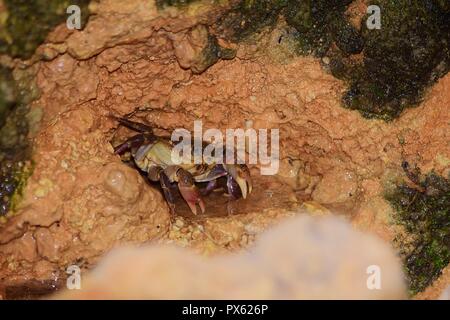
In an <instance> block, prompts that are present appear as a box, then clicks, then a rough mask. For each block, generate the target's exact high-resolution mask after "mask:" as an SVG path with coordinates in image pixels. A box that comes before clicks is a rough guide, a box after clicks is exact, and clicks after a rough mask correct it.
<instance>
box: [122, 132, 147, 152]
mask: <svg viewBox="0 0 450 320" xmlns="http://www.w3.org/2000/svg"><path fill="white" fill-rule="evenodd" d="M147 140H149V137H148V136H146V135H145V134H142V133H140V134H137V135H134V136H132V137H131V138H128V139H127V140H126V141H125V142H124V143H121V144H119V145H118V146H117V147H115V148H114V153H115V154H122V153H124V152H125V151H127V150H131V149H135V148H138V147H139V146H141V145H142V144H144V143H145V142H147Z"/></svg>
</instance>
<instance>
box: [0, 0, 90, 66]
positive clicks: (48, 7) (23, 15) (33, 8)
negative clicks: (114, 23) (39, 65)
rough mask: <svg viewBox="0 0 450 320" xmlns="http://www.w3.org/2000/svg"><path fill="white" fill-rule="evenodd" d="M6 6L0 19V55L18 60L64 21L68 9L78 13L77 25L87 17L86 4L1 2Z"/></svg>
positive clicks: (79, 0)
mask: <svg viewBox="0 0 450 320" xmlns="http://www.w3.org/2000/svg"><path fill="white" fill-rule="evenodd" d="M2 1H3V3H4V5H5V6H6V10H7V11H6V13H5V14H4V15H3V16H4V18H3V19H0V23H1V24H2V32H0V53H5V54H8V55H10V56H12V57H18V58H22V59H28V58H30V57H31V56H32V55H33V53H34V52H35V50H36V48H37V47H38V46H39V45H40V44H41V43H43V42H44V40H45V38H46V37H47V34H48V33H49V32H50V31H51V30H52V29H53V28H55V27H56V26H57V25H58V24H60V23H63V22H64V21H66V19H67V18H68V16H69V15H68V14H67V12H66V9H67V7H69V6H70V5H78V6H79V7H80V9H81V22H82V25H84V24H85V22H86V21H87V18H88V16H89V10H88V4H89V2H90V1H89V0H2Z"/></svg>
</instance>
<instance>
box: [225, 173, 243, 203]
mask: <svg viewBox="0 0 450 320" xmlns="http://www.w3.org/2000/svg"><path fill="white" fill-rule="evenodd" d="M227 191H228V194H229V195H230V196H231V197H232V198H233V199H238V198H239V196H240V195H241V193H242V190H241V189H240V186H239V184H238V183H237V182H236V180H234V178H233V177H232V176H231V175H228V176H227Z"/></svg>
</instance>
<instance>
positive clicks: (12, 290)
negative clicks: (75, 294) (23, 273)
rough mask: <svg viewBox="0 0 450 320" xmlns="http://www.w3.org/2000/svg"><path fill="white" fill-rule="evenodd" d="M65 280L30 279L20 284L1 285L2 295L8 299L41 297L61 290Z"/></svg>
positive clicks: (0, 293)
mask: <svg viewBox="0 0 450 320" xmlns="http://www.w3.org/2000/svg"><path fill="white" fill-rule="evenodd" d="M64 284H65V281H64V280H62V279H59V280H45V281H38V280H30V281H27V282H23V283H20V284H12V285H5V286H4V287H2V286H0V295H1V296H2V298H3V299H6V300H32V299H41V298H43V297H46V296H48V295H50V294H52V293H55V292H57V291H58V290H61V289H62V288H63V287H64Z"/></svg>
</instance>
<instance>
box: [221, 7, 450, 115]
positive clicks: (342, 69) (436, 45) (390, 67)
mask: <svg viewBox="0 0 450 320" xmlns="http://www.w3.org/2000/svg"><path fill="white" fill-rule="evenodd" d="M351 3H352V1H351V0H261V1H254V0H243V1H240V2H239V3H238V4H237V5H235V6H234V7H233V8H231V9H230V10H229V11H228V12H227V13H226V14H224V15H223V16H222V17H221V18H220V19H219V21H218V23H217V26H218V30H219V32H220V34H223V35H224V36H225V37H228V38H229V39H231V40H233V41H243V40H246V39H248V38H249V37H250V36H251V35H253V34H254V33H257V32H260V31H261V30H263V29H264V28H267V27H272V26H274V25H275V24H276V22H277V21H278V20H279V18H280V17H281V16H282V17H284V19H285V20H286V21H287V23H288V25H289V27H290V28H292V27H293V28H294V29H295V35H294V37H295V39H296V41H297V49H296V50H297V52H298V53H299V54H313V55H315V56H319V57H323V56H328V57H329V58H330V60H331V64H330V66H329V69H330V70H331V72H332V73H333V75H334V76H336V77H337V78H339V79H343V80H345V81H347V82H348V85H349V90H348V91H347V92H346V93H345V95H344V96H343V105H344V106H346V107H348V108H351V109H355V110H359V111H360V112H361V114H362V115H363V116H364V117H367V118H380V119H384V120H391V119H393V118H395V117H398V116H399V115H400V113H401V112H402V111H403V110H404V109H405V108H407V107H412V106H415V105H416V104H417V103H419V102H420V100H421V97H422V96H423V93H424V91H425V90H426V88H428V87H429V86H430V85H431V84H433V83H434V82H435V81H436V80H437V79H438V78H439V77H441V76H442V75H444V74H445V73H447V72H448V71H449V66H450V49H449V44H450V23H448V21H450V9H449V8H450V5H449V2H448V1H446V0H374V1H370V4H374V5H378V6H379V7H380V9H381V29H380V30H377V29H374V30H368V29H367V27H366V20H367V18H368V17H366V18H365V19H363V21H362V24H361V30H357V29H356V28H355V27H354V26H353V25H351V24H350V22H349V21H348V20H347V18H346V15H345V12H346V10H347V9H348V6H349V5H350V4H351ZM333 44H334V45H333ZM359 53H362V56H355V54H359ZM361 57H362V59H361Z"/></svg>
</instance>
